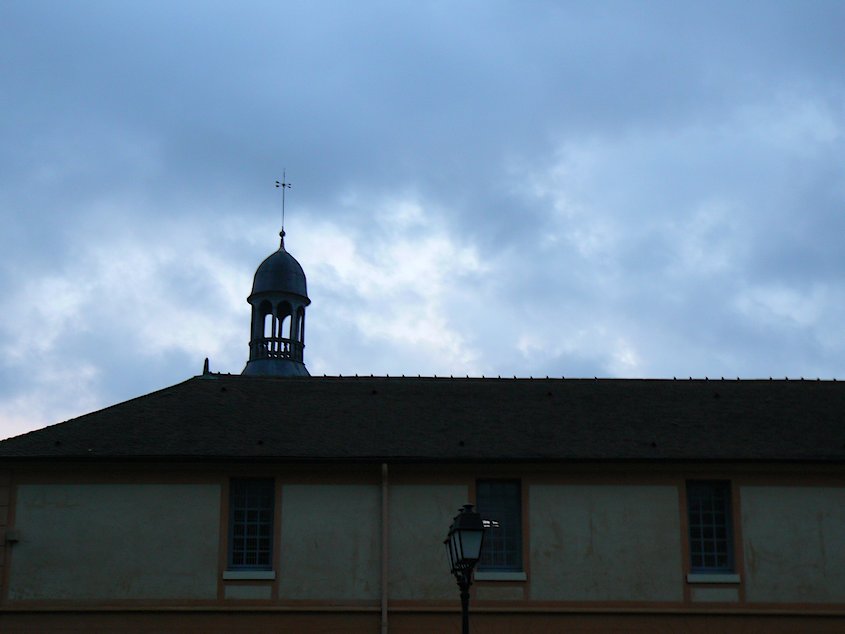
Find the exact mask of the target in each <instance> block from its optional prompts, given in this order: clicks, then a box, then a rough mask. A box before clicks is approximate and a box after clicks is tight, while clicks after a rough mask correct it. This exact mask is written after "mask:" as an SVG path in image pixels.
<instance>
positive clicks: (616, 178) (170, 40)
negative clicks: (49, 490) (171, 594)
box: [0, 0, 845, 437]
mask: <svg viewBox="0 0 845 634" xmlns="http://www.w3.org/2000/svg"><path fill="white" fill-rule="evenodd" d="M236 4H237V6H235V5H236ZM843 71H845V3H843V2H841V1H833V2H824V1H812V0H808V1H795V2H777V1H774V0H767V1H765V2H753V1H743V2H734V1H731V2H713V1H708V2H677V1H673V2H610V1H605V2H593V1H590V2H512V3H508V2H494V1H484V2H383V3H382V2H308V3H290V4H286V3H280V2H267V3H249V2H247V3H244V2H238V3H214V2H209V1H203V2H187V1H182V2H175V3H174V2H136V3H127V2H72V3H71V2H36V1H33V0H25V1H14V0H12V1H10V0H4V1H3V2H2V3H0V115H2V116H0V135H2V144H1V145H0V219H2V232H0V248H2V260H0V288H1V289H2V293H0V437H5V436H9V435H13V434H17V433H21V432H24V431H27V430H29V429H34V428H37V427H41V426H43V425H46V424H51V423H55V422H58V421H60V420H63V419H66V418H69V417H72V416H76V415H79V414H83V413H86V412H88V411H91V410H93V409H97V408H100V407H104V406H106V405H109V404H112V403H115V402H118V401H121V400H125V399H127V398H131V397H134V396H138V395H141V394H144V393H146V392H149V391H151V390H153V389H158V388H161V387H164V386H167V385H170V384H173V383H176V382H178V381H181V380H184V379H186V378H188V377H190V376H192V375H195V374H198V373H199V372H200V371H201V368H202V362H203V359H204V358H205V357H210V359H211V369H212V370H214V371H222V372H232V373H238V372H240V371H241V369H242V368H243V365H244V363H245V361H246V357H247V353H248V349H247V340H248V337H249V333H248V325H249V306H248V305H247V303H246V300H245V298H246V296H247V294H248V293H249V289H250V285H251V281H252V274H253V272H254V271H255V268H256V267H257V265H258V264H259V262H260V261H261V260H262V259H263V258H264V257H266V256H267V255H268V254H269V253H271V252H272V251H273V250H275V248H276V247H277V244H278V238H277V232H278V229H279V224H280V203H281V200H280V196H279V190H277V189H275V188H274V187H273V182H274V180H275V179H277V178H279V177H280V176H281V174H282V170H283V168H287V175H288V179H289V180H290V181H291V182H292V183H293V189H291V190H290V191H289V192H288V197H287V203H288V204H287V223H286V225H287V226H286V229H287V232H288V238H287V240H286V245H287V247H288V249H289V250H290V251H291V252H292V253H293V254H294V255H295V256H296V257H297V259H298V260H299V261H300V262H301V263H302V265H303V267H304V269H305V272H306V274H307V275H308V283H309V294H310V296H311V299H312V305H311V307H310V308H309V314H308V328H309V331H308V347H307V349H306V352H305V360H306V364H307V366H308V368H309V370H310V371H311V373H312V374H324V373H327V374H344V375H346V374H354V373H359V374H370V373H374V374H390V375H399V374H413V375H416V374H423V375H431V374H437V375H449V374H454V375H461V376H463V375H467V374H469V375H473V376H475V375H486V376H497V375H503V376H513V375H518V376H546V375H551V376H567V377H569V376H590V377H592V376H602V377H616V376H620V377H672V376H678V377H681V376H683V377H687V376H694V377H704V376H709V377H711V378H712V377H721V376H725V377H734V378H735V377H737V376H740V377H743V378H757V377H769V376H775V377H785V376H788V377H790V378H793V377H794V378H799V377H807V378H810V377H812V378H815V377H822V378H831V377H836V378H843V377H845V249H843V236H845V72H843Z"/></svg>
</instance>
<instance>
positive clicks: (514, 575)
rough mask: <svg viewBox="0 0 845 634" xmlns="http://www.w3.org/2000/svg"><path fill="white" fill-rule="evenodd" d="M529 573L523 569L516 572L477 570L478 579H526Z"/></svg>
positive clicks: (476, 577)
mask: <svg viewBox="0 0 845 634" xmlns="http://www.w3.org/2000/svg"><path fill="white" fill-rule="evenodd" d="M527 579H528V575H526V574H525V573H524V572H521V571H514V572H476V573H475V580H476V581H526V580H527Z"/></svg>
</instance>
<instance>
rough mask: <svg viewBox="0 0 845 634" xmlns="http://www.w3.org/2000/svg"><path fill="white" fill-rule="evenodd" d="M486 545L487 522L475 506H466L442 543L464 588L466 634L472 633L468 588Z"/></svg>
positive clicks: (463, 607)
mask: <svg viewBox="0 0 845 634" xmlns="http://www.w3.org/2000/svg"><path fill="white" fill-rule="evenodd" d="M483 542H484V521H483V520H482V519H481V515H479V514H478V513H476V512H475V511H473V510H472V504H464V506H463V508H461V509H460V510H459V511H458V514H457V515H456V516H455V518H454V519H453V520H452V525H451V526H450V527H449V534H448V535H447V536H446V539H445V540H444V541H443V543H444V544H445V545H446V552H448V553H449V565H450V566H451V567H452V574H453V575H455V579H457V581H458V587H459V588H460V589H461V615H462V624H463V627H462V630H461V631H462V632H463V634H469V587H470V585H471V584H472V569H473V568H475V564H477V563H478V559H479V557H481V545H482V543H483Z"/></svg>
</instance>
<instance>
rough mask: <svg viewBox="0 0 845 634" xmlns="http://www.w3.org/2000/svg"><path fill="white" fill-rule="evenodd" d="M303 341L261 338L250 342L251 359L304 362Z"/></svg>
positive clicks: (283, 338)
mask: <svg viewBox="0 0 845 634" xmlns="http://www.w3.org/2000/svg"><path fill="white" fill-rule="evenodd" d="M304 347H305V344H303V343H302V342H301V341H293V340H291V339H287V338H285V337H259V338H257V339H253V340H252V341H250V342H249V358H250V360H252V359H292V360H293V361H302V349H303V348H304Z"/></svg>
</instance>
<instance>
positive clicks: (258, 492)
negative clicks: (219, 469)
mask: <svg viewBox="0 0 845 634" xmlns="http://www.w3.org/2000/svg"><path fill="white" fill-rule="evenodd" d="M273 497H274V486H273V480H271V479H261V480H259V479H238V480H232V481H231V483H230V485H229V565H228V567H229V570H272V568H273Z"/></svg>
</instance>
